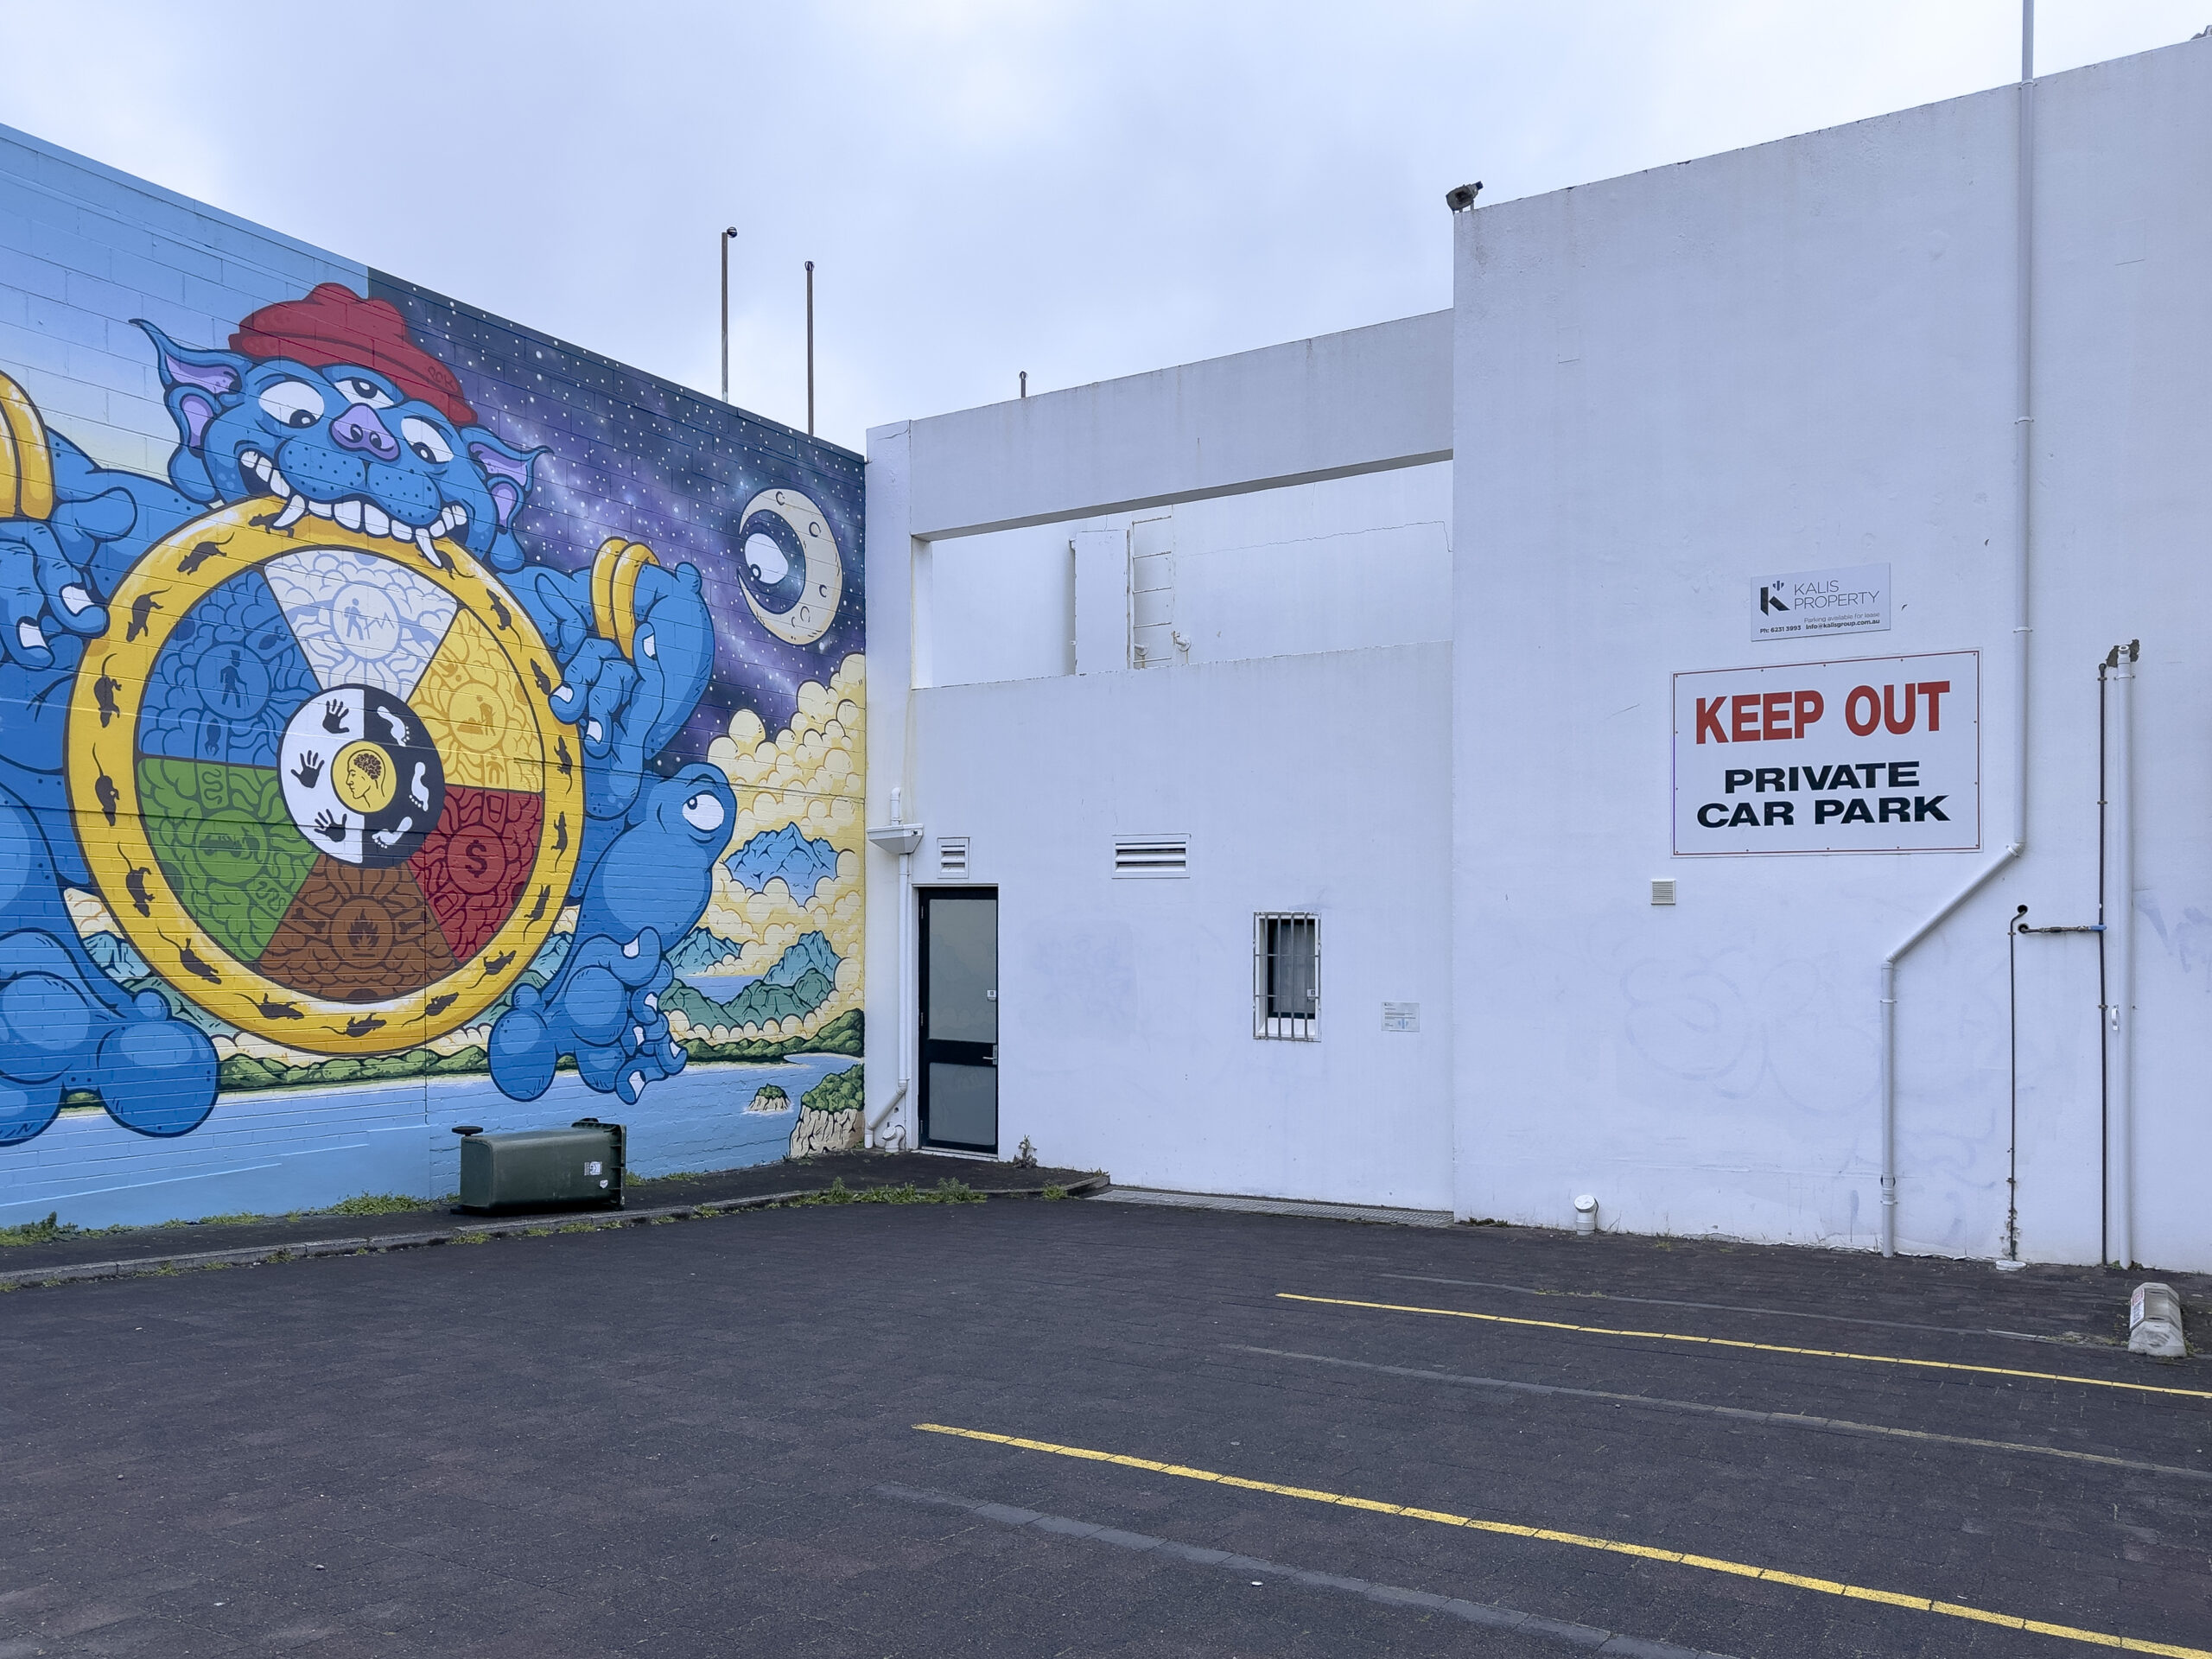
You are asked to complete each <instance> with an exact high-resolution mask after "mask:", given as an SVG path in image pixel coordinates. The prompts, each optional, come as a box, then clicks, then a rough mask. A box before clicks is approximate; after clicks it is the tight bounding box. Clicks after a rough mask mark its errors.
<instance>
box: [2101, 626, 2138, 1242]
mask: <svg viewBox="0 0 2212 1659" xmlns="http://www.w3.org/2000/svg"><path fill="white" fill-rule="evenodd" d="M2113 658H2115V660H2114V662H2113V666H2112V673H2111V683H2112V715H2111V720H2112V734H2111V745H2112V747H2111V750H2110V753H2111V756H2112V763H2111V764H2112V775H2111V779H2110V781H2109V782H2108V783H2107V785H2106V793H2107V797H2108V798H2109V800H2110V804H2109V806H2108V807H2107V809H2106V810H2107V813H2108V815H2109V816H2108V817H2107V819H2106V825H2107V829H2106V833H2107V836H2109V837H2110V840H2109V842H2108V845H2109V846H2110V848H2111V862H2110V865H2109V867H2108V874H2107V876H2106V880H2107V882H2108V883H2109V884H2110V886H2111V890H2112V891H2111V896H2110V898H2109V899H2108V901H2107V906H2106V910H2105V949H2106V950H2107V955H2108V960H2109V961H2110V962H2111V963H2112V983H2111V985H2110V987H2109V988H2107V991H2106V993H2105V996H2106V1007H2105V1032H2104V1037H2105V1067H2106V1071H2105V1079H2106V1089H2107V1096H2106V1110H2107V1114H2108V1116H2107V1134H2108V1135H2110V1136H2111V1141H2110V1143H2109V1145H2108V1146H2107V1149H2106V1154H2105V1157H2106V1164H2105V1166H2106V1170H2107V1177H2106V1179H2107V1181H2108V1182H2109V1185H2108V1187H2107V1199H2106V1202H2107V1204H2108V1205H2110V1211H2109V1213H2110V1216H2111V1236H2110V1239H2109V1241H2108V1243H2107V1245H2106V1249H2107V1253H2108V1255H2109V1259H2110V1261H2111V1262H2113V1265H2115V1266H2118V1267H2123V1268H2125V1267H2129V1266H2132V1265H2133V1262H2134V1261H2135V811H2134V794H2135V779H2134V772H2135V736H2134V706H2133V705H2134V702H2135V655H2134V652H2133V651H2132V650H2131V649H2130V648H2129V647H2127V646H2126V645H2122V646H2121V647H2120V649H2119V650H2118V651H2116V652H2113Z"/></svg>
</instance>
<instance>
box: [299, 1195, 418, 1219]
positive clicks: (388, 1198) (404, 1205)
mask: <svg viewBox="0 0 2212 1659" xmlns="http://www.w3.org/2000/svg"><path fill="white" fill-rule="evenodd" d="M429 1207H430V1201H429V1199H428V1198H408V1197H406V1196H405V1195H404V1194H402V1193H398V1192H364V1193H361V1194H360V1195H359V1197H356V1198H348V1199H346V1202H345V1203H343V1204H334V1205H331V1206H330V1208H329V1210H328V1211H326V1212H325V1213H326V1214H328V1215H333V1216H404V1215H410V1214H412V1213H413V1212H414V1211H417V1210H428V1209H429Z"/></svg>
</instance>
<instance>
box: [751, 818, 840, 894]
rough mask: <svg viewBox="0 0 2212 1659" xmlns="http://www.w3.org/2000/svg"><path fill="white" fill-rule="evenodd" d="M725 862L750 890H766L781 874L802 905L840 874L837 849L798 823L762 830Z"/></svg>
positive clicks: (755, 891) (786, 885)
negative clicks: (816, 838)
mask: <svg viewBox="0 0 2212 1659" xmlns="http://www.w3.org/2000/svg"><path fill="white" fill-rule="evenodd" d="M725 862H726V863H727V864H728V867H729V873H730V878H731V879H732V880H734V881H735V882H736V883H737V884H738V886H740V887H743V888H745V889H746V890H747V892H750V893H762V892H765V891H766V889H767V886H768V883H769V882H770V881H772V880H774V879H775V878H776V877H778V876H781V877H783V879H784V885H785V887H789V888H790V889H791V897H792V898H794V899H798V901H799V903H801V904H802V905H803V904H804V903H805V902H806V901H807V900H808V899H811V898H813V897H814V890H815V888H817V887H819V886H821V885H822V883H823V882H824V881H827V880H829V879H830V878H831V877H833V876H835V875H836V874H837V849H836V848H835V847H832V846H831V845H830V844H829V842H826V841H816V840H814V839H812V838H811V837H810V836H807V835H806V834H805V833H804V832H803V831H802V830H801V829H799V827H798V825H797V824H795V823H787V824H785V826H784V827H783V828H782V829H763V830H762V831H761V832H760V834H759V835H757V836H753V839H752V840H750V841H748V842H746V843H745V845H744V846H742V847H741V848H739V849H737V850H736V851H735V852H734V853H732V854H731V855H729V857H728V859H727V860H725Z"/></svg>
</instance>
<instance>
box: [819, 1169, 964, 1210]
mask: <svg viewBox="0 0 2212 1659" xmlns="http://www.w3.org/2000/svg"><path fill="white" fill-rule="evenodd" d="M982 1201H983V1195H982V1193H981V1192H976V1190H975V1188H973V1187H971V1186H969V1185H968V1184H967V1183H966V1182H965V1181H953V1180H944V1181H939V1182H938V1184H937V1185H935V1186H934V1187H931V1188H928V1189H926V1190H925V1189H923V1188H921V1187H918V1186H916V1185H914V1184H913V1183H912V1181H909V1182H907V1183H906V1185H904V1186H871V1187H865V1188H863V1189H861V1191H860V1192H854V1191H853V1190H852V1189H851V1188H850V1187H849V1186H847V1185H845V1178H844V1177H843V1176H842V1175H840V1176H838V1177H836V1179H833V1180H832V1181H831V1182H830V1183H829V1189H828V1191H826V1192H810V1193H808V1194H807V1195H806V1196H805V1197H804V1198H791V1199H790V1200H788V1201H787V1204H786V1207H787V1208H790V1209H794V1210H796V1209H802V1208H810V1207H812V1206H814V1205H825V1204H981V1203H982Z"/></svg>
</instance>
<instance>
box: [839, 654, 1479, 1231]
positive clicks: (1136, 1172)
mask: <svg viewBox="0 0 2212 1659" xmlns="http://www.w3.org/2000/svg"><path fill="white" fill-rule="evenodd" d="M1450 664H1451V649H1450V647H1449V646H1446V645H1411V646H1403V647H1399V648H1397V649H1395V650H1388V651H1367V652H1340V653H1334V654H1330V655H1324V656H1306V657H1277V658H1270V659H1268V660H1265V661H1255V662H1244V663H1234V664H1215V665H1210V666H1202V667H1198V668H1192V669H1186V670H1177V671H1171V672H1166V673H1158V674H1152V673H1137V672H1124V673H1117V674H1101V675H1088V674H1087V675H1083V676H1079V677H1060V678H1054V679H1048V680H1039V681H1030V682H1025V683H1014V684H1002V685H976V686H945V687H938V688H934V689H931V690H921V691H918V692H916V693H915V694H914V714H913V727H912V743H913V749H912V771H913V773H914V775H915V776H916V777H917V778H918V779H919V780H920V783H919V786H918V793H917V794H916V796H915V797H914V798H913V799H914V800H915V803H916V810H918V813H919V814H920V816H922V817H925V818H926V820H927V822H928V824H929V828H930V841H929V842H927V843H925V848H924V851H923V854H922V855H919V856H918V857H917V859H916V865H917V875H916V880H918V881H923V880H925V879H926V878H927V877H928V876H929V875H930V874H933V873H934V871H935V868H936V862H935V843H936V841H937V838H938V836H945V835H949V836H968V837H969V868H970V876H969V884H970V885H995V886H996V887H997V888H998V893H999V907H1000V909H999V958H1000V975H1001V978H1000V985H1001V989H1000V1020H1001V1027H1000V1030H1001V1039H1000V1044H999V1064H1000V1128H999V1142H1000V1146H1001V1149H1002V1150H1010V1149H1012V1148H1013V1147H1015V1146H1016V1145H1018V1144H1019V1143H1020V1141H1021V1140H1022V1138H1023V1137H1024V1136H1027V1137H1029V1138H1030V1139H1031V1140H1032V1141H1033V1142H1034V1143H1035V1145H1036V1147H1037V1149H1038V1154H1039V1156H1040V1157H1041V1158H1043V1159H1045V1160H1046V1161H1047V1162H1051V1163H1056V1164H1061V1165H1072V1166H1077V1167H1082V1168H1094V1167H1095V1168H1104V1169H1107V1170H1109V1171H1111V1172H1112V1173H1113V1175H1114V1178H1115V1179H1116V1180H1118V1181H1122V1182H1124V1183H1126V1184H1130V1185H1158V1186H1168V1187H1177V1188H1183V1189H1193V1190H1201V1191H1213V1192H1243V1193H1268V1194H1279V1195H1289V1196H1292V1197H1300V1198H1334V1199H1340V1200H1346V1201H1351V1202H1361V1203H1370V1204H1383V1205H1408V1206H1413V1207H1415V1208H1431V1209H1443V1208H1446V1207H1447V1206H1448V1205H1450V1203H1451V1195H1452V1180H1451V1164H1452V1153H1451V1122H1450V1116H1449V1112H1448V1109H1447V1101H1448V1098H1449V1091H1450V1077H1451V1071H1450V1059H1451V1034H1450V1031H1449V1027H1448V1022H1446V1020H1444V1018H1443V1015H1444V1012H1445V1009H1446V1006H1447V1004H1448V1000H1449V983H1448V982H1449V973H1450V959H1451V950H1450V931H1449V926H1448V922H1447V919H1446V918H1447V898H1448V859H1447V847H1448V839H1447V836H1448V829H1447V822H1446V812H1447V799H1448V788H1449V785H1448V769H1447V764H1446V758H1447V754H1448V747H1449V745H1448V735H1449V734H1448V729H1447V724H1448V722H1447V711H1448V708H1449V689H1450V677H1451V669H1450ZM1161 832H1180V833H1185V834H1187V835H1188V836H1190V837H1191V847H1192V871H1191V874H1190V875H1189V876H1188V877H1187V878H1185V879H1180V880H1177V879H1167V880H1132V879H1127V878H1122V879H1117V878H1116V877H1115V875H1114V874H1113V842H1114V838H1115V836H1117V835H1121V836H1127V835H1150V834H1157V833H1161ZM1268 910H1312V911H1314V912H1317V913H1318V914H1319V918H1320V938H1321V998H1322V1002H1321V1006H1322V1017H1321V1020H1320V1033H1321V1035H1320V1040H1319V1041H1318V1042H1312V1043H1300V1042H1280V1041H1268V1040H1255V1039H1254V1037H1253V1035H1252V918H1253V913H1254V912H1256V911H1268ZM870 977H871V984H873V982H874V972H873V968H871V976H870ZM1384 1001H1417V1002H1420V1003H1421V1005H1422V1007H1423V1010H1424V1013H1425V1014H1427V1016H1428V1017H1427V1018H1425V1020H1424V1022H1423V1028H1422V1030H1421V1032H1420V1033H1416V1034H1402V1033H1385V1032H1384V1031H1383V1028H1382V1004H1383V1002H1384ZM872 1030H874V1031H875V1032H877V1033H879V1034H880V1027H873V1025H872ZM869 1072H870V1077H871V1079H873V1078H874V1077H875V1076H876V1075H877V1068H876V1067H875V1066H874V1065H871V1067H870V1068H869Z"/></svg>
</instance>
